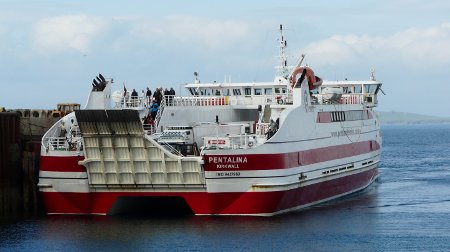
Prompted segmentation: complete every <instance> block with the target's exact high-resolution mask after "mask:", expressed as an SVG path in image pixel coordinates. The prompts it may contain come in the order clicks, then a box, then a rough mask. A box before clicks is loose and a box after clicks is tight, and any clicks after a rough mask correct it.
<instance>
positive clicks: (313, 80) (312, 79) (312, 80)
mask: <svg viewBox="0 0 450 252" xmlns="http://www.w3.org/2000/svg"><path fill="white" fill-rule="evenodd" d="M303 71H306V78H307V79H308V87H309V90H313V89H314V88H315V87H314V86H315V85H320V84H322V79H321V78H319V77H317V76H316V75H315V74H314V71H313V70H312V69H311V68H309V67H297V68H295V70H294V72H293V73H292V77H291V87H292V88H294V87H295V84H296V83H297V75H298V74H299V73H300V74H302V73H303Z"/></svg>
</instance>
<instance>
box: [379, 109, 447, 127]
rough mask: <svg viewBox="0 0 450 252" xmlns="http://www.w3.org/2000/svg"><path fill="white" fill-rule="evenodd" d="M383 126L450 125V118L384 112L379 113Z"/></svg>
mask: <svg viewBox="0 0 450 252" xmlns="http://www.w3.org/2000/svg"><path fill="white" fill-rule="evenodd" d="M378 113H379V115H380V121H381V124H428V123H433V124H441V123H450V118H446V117H438V116H429V115H421V114H414V113H405V112H396V111H391V112H383V111H378Z"/></svg>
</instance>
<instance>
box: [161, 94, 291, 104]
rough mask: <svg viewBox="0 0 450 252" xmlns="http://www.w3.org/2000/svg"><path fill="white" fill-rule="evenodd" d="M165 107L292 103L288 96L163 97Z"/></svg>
mask: <svg viewBox="0 0 450 252" xmlns="http://www.w3.org/2000/svg"><path fill="white" fill-rule="evenodd" d="M165 97H166V98H165V99H164V100H165V101H166V102H167V104H166V106H182V107H185V106H189V107H190V106H228V105H266V104H289V103H292V96H290V95H261V96H192V97H171V96H165Z"/></svg>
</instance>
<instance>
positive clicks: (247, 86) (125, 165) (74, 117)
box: [38, 26, 382, 216]
mask: <svg viewBox="0 0 450 252" xmlns="http://www.w3.org/2000/svg"><path fill="white" fill-rule="evenodd" d="M280 35H281V36H280V37H281V38H280V39H279V41H278V43H279V50H280V57H279V60H280V65H279V66H278V68H277V69H278V71H277V76H276V77H275V78H274V80H273V81H270V82H247V83H231V82H230V81H224V82H211V83H203V82H201V81H200V78H199V75H198V74H197V73H195V74H194V81H193V83H191V84H186V85H185V88H186V91H187V93H188V94H189V95H187V96H174V95H164V94H162V98H160V99H159V100H154V99H153V97H146V96H145V95H137V96H136V95H130V93H129V92H128V91H125V92H124V91H123V90H117V91H115V92H111V91H112V86H113V84H114V80H113V79H110V78H104V77H103V76H102V75H99V76H98V77H96V79H94V82H93V83H92V89H91V91H90V93H89V97H88V100H87V103H86V106H85V108H84V109H81V110H75V111H74V112H71V113H69V114H67V115H65V116H64V117H63V118H61V119H60V120H59V121H58V122H57V123H55V124H54V125H53V126H52V127H51V128H50V129H49V130H48V132H46V133H45V135H44V136H43V138H42V143H41V144H42V146H41V157H40V170H39V184H38V187H39V190H40V192H41V195H42V198H43V200H44V204H45V207H46V211H47V213H48V214H96V215H106V214H114V213H115V210H117V209H120V208H121V207H124V206H126V204H131V202H136V200H137V201H138V202H144V201H145V200H150V201H151V202H152V204H155V207H157V205H158V204H163V203H164V202H167V201H164V200H175V201H177V202H182V203H183V204H184V205H185V206H187V207H188V208H189V209H190V211H191V212H192V213H193V214H195V215H252V216H272V215H277V214H282V213H286V212H290V211H296V210H299V209H303V208H306V207H309V206H312V205H316V204H319V203H323V202H326V201H330V200H333V199H336V198H340V197H343V196H346V195H349V194H352V193H355V192H358V191H361V190H363V189H365V188H367V187H368V186H369V185H371V184H372V183H373V182H374V181H375V180H376V179H377V178H378V176H379V172H378V165H379V162H380V153H381V146H382V136H381V132H380V121H379V118H378V115H377V113H376V112H375V108H376V106H377V104H378V99H377V95H378V93H379V92H380V90H381V85H382V83H381V82H379V81H377V80H376V78H375V75H374V71H372V74H371V76H370V79H368V80H364V81H348V80H340V81H325V80H322V79H321V78H319V77H318V76H317V75H316V74H315V72H314V70H313V69H312V68H311V67H309V66H306V65H303V59H304V55H302V57H300V58H299V60H298V61H297V63H296V64H295V65H294V66H288V64H287V56H286V54H285V49H286V47H287V43H286V41H285V40H284V37H283V30H282V26H280ZM381 92H382V90H381ZM153 103H159V104H158V105H159V106H158V110H157V112H155V113H153V114H152V113H151V107H152V104H153ZM154 199H158V200H154Z"/></svg>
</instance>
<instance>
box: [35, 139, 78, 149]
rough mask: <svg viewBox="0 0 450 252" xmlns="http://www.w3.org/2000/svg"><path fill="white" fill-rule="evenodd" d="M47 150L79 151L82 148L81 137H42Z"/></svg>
mask: <svg viewBox="0 0 450 252" xmlns="http://www.w3.org/2000/svg"><path fill="white" fill-rule="evenodd" d="M43 142H44V143H45V145H44V146H45V148H46V150H47V151H49V150H52V151H80V150H82V149H83V143H82V141H81V137H72V138H71V139H67V138H66V137H46V138H44V139H43Z"/></svg>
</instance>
